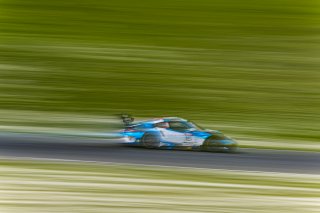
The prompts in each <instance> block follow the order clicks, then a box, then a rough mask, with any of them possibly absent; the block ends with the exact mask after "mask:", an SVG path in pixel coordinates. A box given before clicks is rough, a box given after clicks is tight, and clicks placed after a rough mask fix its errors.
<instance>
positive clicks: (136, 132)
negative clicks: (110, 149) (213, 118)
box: [119, 115, 238, 152]
mask: <svg viewBox="0 0 320 213" xmlns="http://www.w3.org/2000/svg"><path fill="white" fill-rule="evenodd" d="M121 118H122V120H123V122H124V124H125V128H124V129H123V130H121V131H120V132H119V134H120V136H121V137H122V138H123V142H124V143H125V144H127V145H135V146H142V147H145V148H164V149H187V150H203V151H226V152H236V151H237V149H238V144H237V142H236V141H234V140H233V139H231V138H229V137H227V136H225V135H223V134H222V133H221V132H219V131H217V130H207V129H203V128H201V127H199V126H198V125H196V124H194V123H192V122H190V121H188V120H185V119H182V118H178V117H164V118H155V119H151V120H146V121H140V122H136V123H134V122H133V121H134V118H133V117H131V116H130V115H122V116H121Z"/></svg>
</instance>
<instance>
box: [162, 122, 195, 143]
mask: <svg viewBox="0 0 320 213" xmlns="http://www.w3.org/2000/svg"><path fill="white" fill-rule="evenodd" d="M189 129H190V127H189V126H188V125H187V124H186V123H184V122H182V121H170V122H169V127H168V128H167V129H166V132H165V135H166V139H167V140H168V141H170V142H173V143H176V144H177V145H180V146H188V145H192V143H193V137H192V134H191V133H190V132H189Z"/></svg>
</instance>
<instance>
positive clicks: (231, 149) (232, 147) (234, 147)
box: [227, 146, 239, 153]
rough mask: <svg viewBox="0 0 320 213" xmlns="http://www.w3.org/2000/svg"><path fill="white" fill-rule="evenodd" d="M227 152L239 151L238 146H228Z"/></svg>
mask: <svg viewBox="0 0 320 213" xmlns="http://www.w3.org/2000/svg"><path fill="white" fill-rule="evenodd" d="M227 152H228V153H239V147H238V146H231V147H228V150H227Z"/></svg>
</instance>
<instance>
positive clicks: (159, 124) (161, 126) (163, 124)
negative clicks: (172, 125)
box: [155, 122, 169, 128]
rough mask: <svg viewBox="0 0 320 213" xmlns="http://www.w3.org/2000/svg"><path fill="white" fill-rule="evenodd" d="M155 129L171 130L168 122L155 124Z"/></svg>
mask: <svg viewBox="0 0 320 213" xmlns="http://www.w3.org/2000/svg"><path fill="white" fill-rule="evenodd" d="M155 127H158V128H169V124H168V123H167V122H160V123H157V124H155Z"/></svg>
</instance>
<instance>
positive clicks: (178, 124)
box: [169, 121, 189, 131]
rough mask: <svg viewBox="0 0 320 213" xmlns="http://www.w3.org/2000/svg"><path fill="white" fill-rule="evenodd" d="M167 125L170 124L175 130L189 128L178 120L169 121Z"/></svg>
mask: <svg viewBox="0 0 320 213" xmlns="http://www.w3.org/2000/svg"><path fill="white" fill-rule="evenodd" d="M169 126H170V129H173V130H177V131H183V130H187V129H189V127H188V126H187V125H186V124H185V123H183V122H180V121H171V122H169Z"/></svg>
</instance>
